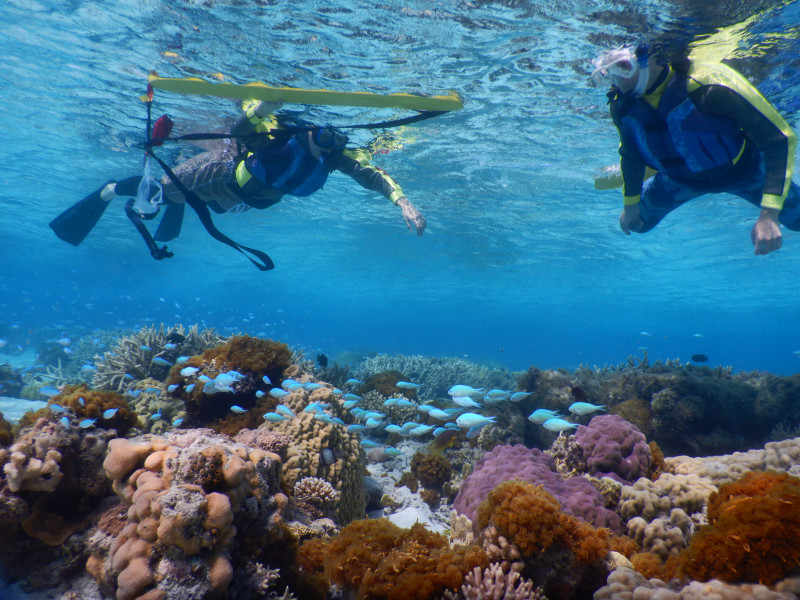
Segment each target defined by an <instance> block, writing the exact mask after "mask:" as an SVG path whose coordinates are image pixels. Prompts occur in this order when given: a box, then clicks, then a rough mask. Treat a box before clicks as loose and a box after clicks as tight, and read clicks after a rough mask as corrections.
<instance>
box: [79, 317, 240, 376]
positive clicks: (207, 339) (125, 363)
mask: <svg viewBox="0 0 800 600" xmlns="http://www.w3.org/2000/svg"><path fill="white" fill-rule="evenodd" d="M224 341H225V338H224V337H222V336H220V335H218V334H217V333H216V332H215V331H214V330H213V329H204V330H203V331H198V327H197V325H192V326H191V327H190V328H189V329H188V330H186V329H185V328H184V327H183V325H175V326H173V327H167V328H165V327H164V325H163V324H162V325H161V326H160V327H159V328H158V329H156V328H155V327H145V328H143V329H140V330H139V331H137V332H136V333H133V334H131V335H129V336H126V337H123V338H121V339H120V340H119V341H118V342H117V343H116V344H115V345H114V347H113V348H112V350H111V351H108V352H105V353H104V354H103V357H102V359H100V360H99V361H98V362H97V363H96V367H97V372H96V373H95V374H94V378H93V384H94V387H96V388H98V389H107V390H116V391H118V392H123V391H125V390H127V389H128V388H129V387H130V385H131V383H132V382H133V381H135V380H142V379H145V378H147V377H153V378H155V379H158V380H161V381H163V380H164V378H165V377H166V375H167V373H168V372H169V364H171V363H174V362H175V359H176V358H178V357H179V356H191V355H194V354H200V353H201V352H203V351H204V350H206V349H208V348H213V347H215V346H218V345H219V344H221V343H224Z"/></svg>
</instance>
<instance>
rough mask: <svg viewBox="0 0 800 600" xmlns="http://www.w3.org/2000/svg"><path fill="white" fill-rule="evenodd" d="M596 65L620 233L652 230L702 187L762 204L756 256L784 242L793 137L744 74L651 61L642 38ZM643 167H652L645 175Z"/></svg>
mask: <svg viewBox="0 0 800 600" xmlns="http://www.w3.org/2000/svg"><path fill="white" fill-rule="evenodd" d="M593 63H594V65H595V71H594V73H593V77H594V78H595V80H596V81H598V82H599V83H610V84H611V91H610V92H609V94H608V97H609V103H610V110H611V116H612V118H613V120H614V124H615V125H616V126H617V129H618V131H619V137H620V148H619V153H620V157H621V159H620V167H621V175H622V187H623V197H624V210H623V212H622V215H621V216H620V227H621V229H622V230H623V231H624V232H625V233H626V234H629V233H630V232H631V231H634V232H637V233H645V232H647V231H650V230H651V229H652V228H653V227H655V226H656V225H657V224H658V223H659V222H660V221H661V220H662V219H663V218H664V217H665V216H666V215H667V214H669V213H670V212H672V211H673V210H675V209H676V208H678V207H679V206H681V205H682V204H684V203H686V202H688V201H690V200H693V199H695V198H698V197H700V196H703V195H705V194H709V193H730V194H734V195H736V196H739V197H740V198H743V199H744V200H747V201H748V202H750V203H751V204H754V205H756V206H758V207H760V208H761V214H760V215H759V217H758V220H757V221H756V223H755V225H754V226H753V228H752V231H751V235H750V237H751V240H752V242H753V246H754V249H755V253H756V254H768V253H769V252H772V251H774V250H777V249H779V248H780V247H781V231H780V225H779V223H780V224H783V225H784V226H786V227H787V228H789V229H792V230H795V231H798V230H800V188H799V187H798V186H797V184H795V183H794V182H793V181H792V169H793V163H794V152H795V135H794V133H793V132H792V130H791V128H790V127H789V125H788V124H787V123H786V121H785V120H784V119H783V117H781V115H780V114H778V112H777V111H776V110H775V109H774V108H773V107H772V106H771V105H770V103H769V102H768V101H767V100H766V99H765V98H764V97H763V96H762V95H761V94H760V93H759V92H758V90H756V88H755V87H753V85H752V84H750V83H749V82H748V81H747V80H746V79H745V78H744V77H742V75H740V74H739V73H738V72H736V71H734V70H733V69H731V68H730V67H728V66H726V65H724V64H721V63H696V62H690V61H688V60H683V61H677V62H674V63H672V64H669V65H662V64H654V63H653V61H651V60H649V59H648V52H647V47H646V46H645V45H639V46H638V47H630V46H624V47H621V48H617V49H615V50H610V51H607V52H604V53H602V54H601V55H600V56H599V57H598V58H596V59H595V60H594V61H593ZM646 169H648V170H649V169H652V170H653V171H655V172H656V174H655V175H654V176H653V177H651V178H650V179H647V180H646V181H645V179H646V177H647V174H646ZM597 187H598V188H600V187H601V186H599V185H598V186H597ZM602 187H605V188H606V189H607V188H608V187H611V186H609V185H603V186H602Z"/></svg>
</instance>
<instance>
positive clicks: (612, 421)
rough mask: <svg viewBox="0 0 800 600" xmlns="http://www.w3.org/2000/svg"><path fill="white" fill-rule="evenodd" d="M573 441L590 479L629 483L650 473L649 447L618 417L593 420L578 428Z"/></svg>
mask: <svg viewBox="0 0 800 600" xmlns="http://www.w3.org/2000/svg"><path fill="white" fill-rule="evenodd" d="M575 439H576V441H577V443H578V445H580V447H581V449H582V450H583V456H584V458H585V459H586V467H587V468H588V470H589V473H591V474H592V475H599V476H601V477H611V478H612V479H618V480H619V481H622V482H632V481H636V480H637V479H638V478H639V477H644V476H646V475H647V474H648V473H649V472H650V446H648V445H647V441H646V440H645V438H644V435H643V434H642V432H641V431H639V430H638V429H637V428H636V426H635V425H633V424H632V423H629V422H628V421H626V420H625V419H623V418H622V417H620V416H618V415H600V416H597V417H594V418H593V419H592V420H591V421H590V422H589V425H587V426H584V425H581V426H579V427H578V430H577V432H576V433H575Z"/></svg>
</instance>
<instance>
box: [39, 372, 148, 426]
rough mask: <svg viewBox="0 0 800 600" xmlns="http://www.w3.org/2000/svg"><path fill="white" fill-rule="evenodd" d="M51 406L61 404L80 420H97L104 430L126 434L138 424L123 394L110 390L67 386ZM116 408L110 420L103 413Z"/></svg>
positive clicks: (53, 399) (53, 400)
mask: <svg viewBox="0 0 800 600" xmlns="http://www.w3.org/2000/svg"><path fill="white" fill-rule="evenodd" d="M50 404H59V405H61V406H63V407H64V408H68V409H70V410H71V411H72V412H73V413H74V414H75V416H76V417H78V418H79V419H84V418H86V419H97V425H98V426H99V427H103V428H104V429H116V430H117V431H119V432H120V433H125V432H126V431H128V429H130V428H131V427H132V426H133V425H135V424H136V416H135V415H134V414H133V413H132V412H131V410H130V409H129V408H128V403H127V402H126V401H125V398H124V397H123V396H122V394H119V393H117V392H112V391H109V390H90V389H89V388H88V387H86V384H81V385H67V386H64V389H63V390H62V392H61V393H60V394H58V395H57V396H53V398H52V399H51V400H50ZM110 408H116V409H117V412H116V413H114V415H113V416H111V417H109V418H107V419H106V418H103V413H104V412H105V411H106V410H108V409H110Z"/></svg>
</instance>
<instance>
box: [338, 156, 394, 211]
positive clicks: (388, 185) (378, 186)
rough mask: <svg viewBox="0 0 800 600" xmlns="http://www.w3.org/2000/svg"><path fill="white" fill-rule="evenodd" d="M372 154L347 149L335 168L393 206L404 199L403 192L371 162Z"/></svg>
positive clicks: (386, 174) (387, 175)
mask: <svg viewBox="0 0 800 600" xmlns="http://www.w3.org/2000/svg"><path fill="white" fill-rule="evenodd" d="M369 157H370V154H369V152H367V151H366V150H363V149H360V148H359V149H356V150H351V149H346V150H343V151H342V153H341V154H340V155H339V160H338V161H337V162H336V165H335V168H336V170H337V171H341V172H342V173H344V174H345V175H349V176H350V177H352V178H353V179H355V180H356V181H357V182H358V183H359V185H360V186H361V187H363V188H366V189H368V190H372V191H375V192H379V193H381V194H383V195H384V196H386V197H387V198H388V199H389V200H391V201H392V203H393V204H397V201H398V200H399V199H400V198H404V197H405V194H403V190H402V189H400V186H399V185H397V183H396V182H395V180H394V179H392V178H391V177H390V176H389V174H388V173H386V172H385V171H383V170H382V169H379V168H378V167H375V166H373V165H372V163H370V161H369Z"/></svg>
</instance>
